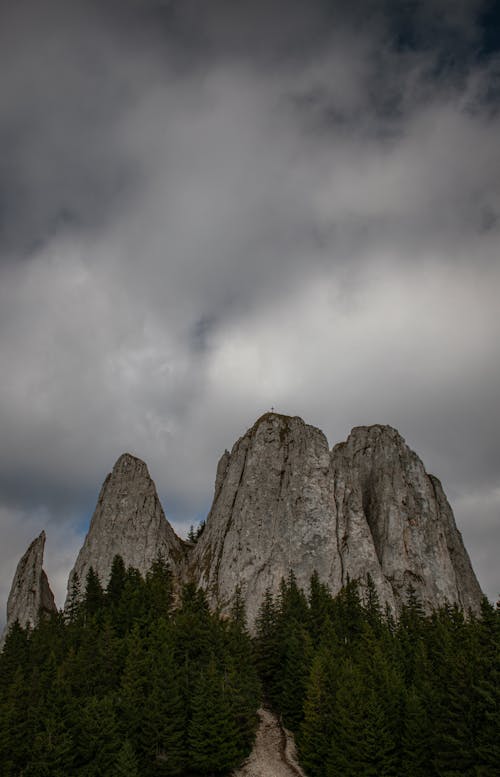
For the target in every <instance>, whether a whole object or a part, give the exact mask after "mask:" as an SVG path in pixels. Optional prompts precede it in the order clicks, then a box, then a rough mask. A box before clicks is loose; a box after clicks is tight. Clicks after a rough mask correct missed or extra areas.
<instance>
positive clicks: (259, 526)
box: [8, 413, 482, 627]
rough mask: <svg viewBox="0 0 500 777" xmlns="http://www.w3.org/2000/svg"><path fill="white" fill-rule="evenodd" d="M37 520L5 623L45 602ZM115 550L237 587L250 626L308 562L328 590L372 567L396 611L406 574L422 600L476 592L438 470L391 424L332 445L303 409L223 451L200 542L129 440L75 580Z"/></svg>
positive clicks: (220, 601) (31, 614)
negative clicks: (432, 471)
mask: <svg viewBox="0 0 500 777" xmlns="http://www.w3.org/2000/svg"><path fill="white" fill-rule="evenodd" d="M44 542H45V535H44V534H43V533H42V534H41V535H40V537H39V538H38V539H37V540H35V542H34V543H32V545H31V546H30V548H29V549H28V551H27V553H26V554H25V555H24V556H23V558H22V559H21V561H20V562H19V566H18V569H17V572H16V577H15V579H14V583H13V589H12V592H11V595H10V597H9V616H8V617H9V624H10V623H12V622H13V620H15V618H19V620H20V622H21V623H26V622H28V621H31V622H34V621H35V619H36V617H37V612H38V611H39V610H40V608H42V609H48V610H50V609H54V604H53V597H52V594H51V593H50V588H49V587H48V583H47V579H46V577H45V573H44V572H43V571H42V557H43V546H44ZM116 554H119V555H121V556H122V558H123V560H124V562H125V564H126V565H127V566H129V565H130V566H133V567H136V568H137V569H138V570H139V571H140V572H141V573H142V574H145V573H146V572H147V571H148V570H149V568H150V567H151V565H152V564H153V562H154V561H155V560H156V559H157V558H158V557H159V556H162V557H163V558H164V559H165V560H166V561H167V562H168V563H169V564H170V567H171V569H172V572H173V574H174V579H175V580H176V581H177V583H182V582H187V581H192V582H195V583H196V584H197V585H198V586H200V587H201V588H203V589H204V590H205V591H206V592H207V595H208V599H209V602H210V604H211V605H212V606H213V607H214V608H215V607H218V608H219V609H220V610H221V611H222V612H228V610H229V609H230V607H231V604H232V601H233V599H234V596H235V591H236V590H237V589H238V588H239V589H240V591H241V594H242V596H243V599H244V601H245V604H246V608H247V616H248V621H249V624H250V626H251V627H253V625H254V623H255V618H256V616H257V613H258V610H259V607H260V604H261V602H262V599H263V597H264V594H265V592H266V590H267V589H270V590H271V591H272V592H273V593H276V592H277V591H278V589H279V585H280V581H281V580H282V578H284V577H285V578H286V577H287V576H288V575H289V573H290V572H293V573H294V575H295V577H296V580H297V582H298V584H299V585H300V586H301V587H303V588H307V587H308V585H309V581H310V578H311V575H312V574H313V572H317V573H318V576H319V579H320V580H321V581H322V582H324V583H326V584H327V585H328V587H329V588H330V590H331V592H332V593H333V594H335V593H337V592H338V591H339V590H340V588H341V587H342V586H343V585H344V584H345V583H346V582H347V581H348V580H349V579H351V580H358V581H359V584H360V586H361V588H363V586H366V584H367V581H368V577H369V576H371V579H372V581H373V583H374V585H375V588H376V590H377V592H378V594H379V597H380V600H381V601H382V602H385V603H387V604H388V605H389V607H390V609H391V610H392V612H393V613H394V614H396V615H397V613H398V612H399V611H400V609H401V606H402V603H403V602H404V601H405V597H406V595H407V592H408V589H409V587H410V586H411V587H413V589H415V592H416V594H417V596H418V597H419V598H420V599H421V601H422V603H423V606H424V607H425V608H426V609H427V610H431V609H432V608H434V607H436V606H439V605H442V604H444V603H445V602H448V603H450V604H456V605H458V606H459V607H460V608H461V609H462V610H464V611H465V612H468V611H469V609H471V610H472V611H477V610H478V609H479V606H480V601H481V597H482V593H481V590H480V587H479V584H478V582H477V579H476V577H475V575H474V572H473V570H472V567H471V564H470V561H469V557H468V555H467V551H466V550H465V547H464V545H463V542H462V537H461V535H460V532H459V531H458V529H457V527H456V524H455V520H454V517H453V512H452V510H451V507H450V505H449V504H448V501H447V499H446V496H445V494H444V492H443V489H442V487H441V484H440V482H439V480H438V479H437V478H435V477H434V476H432V475H429V474H427V472H426V471H425V468H424V465H423V464H422V462H421V460H420V459H419V457H418V456H417V455H416V454H415V453H414V452H413V451H412V450H410V448H409V447H408V446H407V445H406V443H405V441H404V439H403V438H402V437H401V435H400V434H399V433H398V432H397V431H396V430H395V429H393V428H392V427H390V426H381V425H375V426H359V427H356V428H354V429H353V430H352V432H351V433H350V435H349V437H348V438H347V440H346V441H345V442H342V443H339V444H337V445H335V446H334V447H333V449H332V450H330V448H329V445H328V441H327V439H326V437H325V435H324V434H323V432H321V431H320V430H319V429H316V428H315V427H314V426H309V425H308V424H306V423H304V421H303V420H302V419H301V418H298V417H289V416H284V415H279V414H277V413H267V414H265V415H264V416H262V417H261V418H259V419H258V421H257V422H256V423H255V424H254V425H253V426H252V428H251V429H249V430H248V431H247V432H246V433H245V434H244V435H243V437H241V438H240V439H239V440H238V441H237V442H236V443H235V445H234V446H233V448H232V450H231V452H230V453H229V452H228V451H226V452H225V453H224V454H223V456H222V457H221V459H220V461H219V465H218V467H217V474H216V480H215V493H214V499H213V504H212V507H211V510H210V512H209V515H208V517H207V520H206V523H205V527H204V530H203V531H202V533H201V535H200V536H199V539H198V541H197V542H196V543H188V542H185V541H183V540H181V539H180V538H179V537H177V535H176V534H175V532H174V530H173V529H172V527H171V526H170V524H169V523H168V521H167V519H166V518H165V515H164V512H163V509H162V507H161V504H160V501H159V499H158V495H157V492H156V488H155V485H154V483H153V481H152V480H151V477H150V475H149V472H148V469H147V466H146V464H145V463H144V462H143V461H141V460H140V459H138V458H136V457H135V456H131V455H130V454H128V453H125V454H123V455H122V456H120V458H119V459H118V461H117V462H116V464H115V466H114V467H113V471H112V472H111V474H110V475H108V477H107V478H106V480H105V482H104V484H103V486H102V489H101V492H100V495H99V500H98V503H97V506H96V509H95V512H94V515H93V517H92V520H91V523H90V528H89V531H88V534H87V536H86V538H85V542H84V544H83V547H82V549H81V550H80V552H79V554H78V557H77V559H76V563H75V566H74V567H73V569H72V571H71V573H70V577H69V582H68V592H69V593H68V595H70V593H71V592H73V591H74V588H75V583H78V584H79V586H80V591H82V590H83V586H84V583H85V579H86V576H87V573H88V571H89V569H90V567H91V566H92V567H93V568H94V571H95V572H97V574H98V575H99V578H100V580H101V582H102V584H103V585H104V586H105V585H106V584H107V581H108V579H109V574H110V571H111V565H112V562H113V558H114V557H115V555H116Z"/></svg>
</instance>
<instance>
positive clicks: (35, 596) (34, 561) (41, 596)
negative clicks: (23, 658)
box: [0, 531, 57, 646]
mask: <svg viewBox="0 0 500 777" xmlns="http://www.w3.org/2000/svg"><path fill="white" fill-rule="evenodd" d="M44 548H45V532H44V531H42V533H41V534H40V535H39V536H38V537H37V538H36V539H35V540H33V542H32V543H31V545H30V546H29V548H28V550H27V551H26V553H25V554H24V555H23V556H22V558H21V560H20V561H19V564H18V565H17V569H16V573H15V575H14V579H13V581H12V587H11V589H10V593H9V598H8V600H7V623H6V626H5V631H4V634H3V636H2V641H1V642H0V646H1V645H2V644H3V641H4V639H5V636H6V635H7V632H8V631H9V629H10V627H11V626H12V624H13V623H15V622H16V620H17V621H19V624H20V625H21V626H23V627H24V626H27V625H28V624H31V625H35V624H36V623H37V621H38V619H39V617H40V615H41V614H43V613H50V612H57V607H56V605H55V602H54V595H53V593H52V591H51V590H50V586H49V581H48V579H47V575H46V574H45V572H44V570H43V552H44Z"/></svg>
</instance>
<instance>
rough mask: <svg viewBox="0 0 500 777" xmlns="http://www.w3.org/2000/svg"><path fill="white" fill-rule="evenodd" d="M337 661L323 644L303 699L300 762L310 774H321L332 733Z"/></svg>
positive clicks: (313, 776) (313, 664)
mask: <svg viewBox="0 0 500 777" xmlns="http://www.w3.org/2000/svg"><path fill="white" fill-rule="evenodd" d="M336 680H337V664H336V660H335V657H334V655H333V653H332V652H331V651H330V649H329V647H328V646H327V645H326V644H323V645H322V646H320V647H319V649H318V651H317V652H316V654H315V656H314V658H313V661H312V666H311V672H310V675H309V678H308V682H307V686H306V696H305V701H304V719H303V721H302V724H301V727H300V731H299V734H298V737H297V745H298V750H299V755H300V760H301V763H302V764H303V766H304V769H305V771H306V773H307V774H308V775H309V777H324V775H325V773H326V771H325V770H326V762H327V758H328V755H329V752H330V743H331V740H332V735H333V712H334V705H335V696H336V691H337V687H336Z"/></svg>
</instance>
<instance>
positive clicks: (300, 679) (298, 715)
mask: <svg viewBox="0 0 500 777" xmlns="http://www.w3.org/2000/svg"><path fill="white" fill-rule="evenodd" d="M312 655H313V648H312V642H311V638H310V636H309V634H308V633H307V632H306V631H305V629H304V628H303V627H301V625H300V624H299V623H297V622H296V621H292V622H291V623H289V624H288V628H287V630H286V632H285V651H284V656H283V665H282V669H281V678H280V695H279V709H280V712H281V714H282V716H283V722H284V724H285V726H286V727H287V728H289V729H291V731H297V730H298V728H299V725H300V723H301V721H302V718H303V707H304V698H305V695H306V687H307V681H308V678H309V673H310V671H311V662H312Z"/></svg>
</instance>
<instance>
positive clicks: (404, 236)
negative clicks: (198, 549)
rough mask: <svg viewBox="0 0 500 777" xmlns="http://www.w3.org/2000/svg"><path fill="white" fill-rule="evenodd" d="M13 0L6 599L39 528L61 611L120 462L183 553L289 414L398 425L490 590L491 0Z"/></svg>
mask: <svg viewBox="0 0 500 777" xmlns="http://www.w3.org/2000/svg"><path fill="white" fill-rule="evenodd" d="M0 7H1V12H0V355H1V366H2V377H1V381H0V424H1V426H0V601H1V602H5V601H6V598H7V593H8V589H9V587H10V583H11V579H12V575H13V573H14V570H15V566H16V563H17V561H18V559H19V557H20V555H21V554H22V553H23V552H24V550H25V549H26V547H27V545H28V543H29V542H30V541H31V540H32V539H33V538H34V537H35V536H36V535H37V534H38V533H39V532H40V531H41V529H42V528H45V529H46V531H47V546H46V568H47V572H48V574H49V578H50V581H51V584H52V587H53V588H54V590H55V593H56V598H57V601H58V604H59V605H61V604H62V601H63V596H64V589H65V585H66V578H67V574H68V571H69V568H70V567H71V566H72V564H73V561H74V558H75V555H76V552H77V550H78V548H79V547H80V545H81V543H82V540H83V536H84V533H85V531H86V529H87V526H88V522H89V519H90V516H91V514H92V511H93V508H94V506H95V502H96V499H97V494H98V492H99V489H100V486H101V483H102V481H103V479H104V477H105V476H106V474H107V473H108V472H109V471H110V469H111V468H112V466H113V464H114V461H115V460H116V458H117V457H118V456H119V455H120V454H121V453H122V452H123V451H130V452H131V453H133V454H135V455H138V456H140V457H141V458H143V459H144V460H145V461H146V462H147V464H148V466H149V469H150V472H151V474H152V476H153V478H154V479H155V481H156V484H157V487H158V490H159V492H160V495H161V499H162V503H163V505H164V508H165V511H166V514H167V516H168V518H169V519H170V520H171V522H172V523H173V524H174V526H175V528H176V529H177V530H178V531H179V532H180V533H185V532H186V530H187V528H188V527H189V524H191V523H195V524H196V523H197V522H198V521H199V520H200V519H201V518H203V517H204V516H205V515H206V512H207V511H208V508H209V506H210V501H211V497H212V492H213V482H214V477H215V469H216V465H217V461H218V458H219V456H220V454H221V453H222V452H223V450H224V449H225V448H230V447H231V446H232V444H233V443H234V441H235V440H236V439H237V438H238V437H239V436H241V434H242V433H243V432H244V431H245V430H246V429H247V428H248V427H249V426H251V425H252V424H253V422H254V421H255V419H256V418H257V417H258V416H259V415H260V414H261V413H263V412H265V411H266V410H269V409H270V408H271V406H273V407H274V408H276V409H277V410H278V411H279V412H282V413H288V414H291V415H300V416H302V417H303V418H304V419H305V420H306V421H307V422H308V423H311V424H314V425H316V426H319V427H320V428H321V429H322V430H323V431H324V432H325V433H326V435H327V437H328V439H329V441H330V444H331V445H333V444H334V443H336V442H338V441H340V440H342V439H345V437H346V436H347V434H348V433H349V431H350V429H351V428H352V426H355V425H360V424H371V423H387V424H390V425H392V426H395V427H396V428H397V429H398V430H399V431H400V432H401V434H402V435H403V436H404V437H405V439H406V441H407V442H408V444H409V445H410V447H412V448H413V449H414V450H416V451H417V453H418V454H419V455H420V456H421V458H422V459H423V461H424V464H425V466H426V468H427V470H428V471H429V472H432V473H433V474H435V475H437V476H438V477H440V478H441V480H442V481H443V485H444V487H445V490H446V493H447V495H448V497H449V499H450V501H451V504H452V507H453V508H454V511H455V515H456V518H457V523H458V525H459V528H460V529H461V531H462V533H463V535H464V539H465V542H466V545H467V548H468V550H469V552H470V555H471V558H472V562H473V565H474V567H475V570H476V572H477V574H478V576H479V580H480V583H481V585H482V586H483V589H484V590H485V592H486V593H487V594H488V595H489V596H490V597H491V598H494V597H496V595H497V594H498V593H500V566H499V565H498V563H497V559H498V555H499V542H498V540H499V533H500V442H499V441H500V429H499V427H500V413H499V397H500V358H499V357H500V354H499V351H500V345H499V344H500V314H499V293H500V261H499V259H500V255H499V254H500V140H499V138H500V118H499V105H500V78H499V77H500V56H499V46H500V44H499V22H498V16H496V15H495V14H494V13H493V5H492V4H491V6H490V5H489V4H488V3H485V2H479V0H477V1H476V0H423V1H421V2H418V0H407V1H406V2H401V0H394V2H391V0H386V1H385V2H383V1H382V0H380V2H377V1H376V0H372V2H369V1H368V0H359V2H355V1H354V2H353V0H350V2H349V3H347V2H346V3H340V2H335V1H334V0H308V1H307V2H304V0H300V1H299V0H252V2H250V0H247V2H241V1H240V0H163V1H162V0H72V2H71V3H68V2H67V0H59V1H58V0H16V2H15V3H9V2H8V0H1V3H0ZM347 7H348V8H349V10H346V8H347ZM1 606H2V609H3V607H4V605H3V604H2V605H1ZM2 617H3V615H2Z"/></svg>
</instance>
